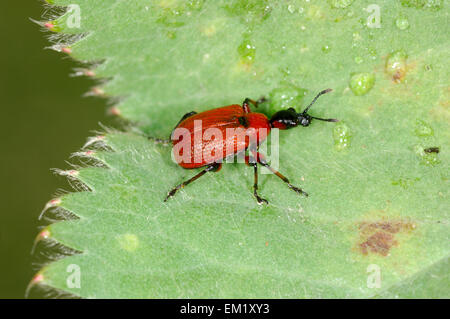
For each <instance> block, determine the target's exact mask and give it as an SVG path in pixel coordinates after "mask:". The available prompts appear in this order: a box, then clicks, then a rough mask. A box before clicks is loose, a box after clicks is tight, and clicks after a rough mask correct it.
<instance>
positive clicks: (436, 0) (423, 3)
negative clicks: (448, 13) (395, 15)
mask: <svg viewBox="0 0 450 319" xmlns="http://www.w3.org/2000/svg"><path fill="white" fill-rule="evenodd" d="M443 2H444V1H441V0H400V3H401V4H402V6H404V7H409V8H416V9H431V10H440V9H441V8H442V3H443Z"/></svg>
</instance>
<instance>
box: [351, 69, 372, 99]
mask: <svg viewBox="0 0 450 319" xmlns="http://www.w3.org/2000/svg"><path fill="white" fill-rule="evenodd" d="M374 84H375V75H374V74H372V73H357V74H354V75H353V76H352V77H351V78H350V89H351V90H352V92H353V93H354V94H355V95H364V94H366V93H367V92H369V91H370V89H372V87H373V85H374Z"/></svg>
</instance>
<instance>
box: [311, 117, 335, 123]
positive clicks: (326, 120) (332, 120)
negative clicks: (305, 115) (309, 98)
mask: <svg viewBox="0 0 450 319" xmlns="http://www.w3.org/2000/svg"><path fill="white" fill-rule="evenodd" d="M311 118H312V119H316V120H321V121H325V122H339V120H338V119H322V118H320V117H314V116H311Z"/></svg>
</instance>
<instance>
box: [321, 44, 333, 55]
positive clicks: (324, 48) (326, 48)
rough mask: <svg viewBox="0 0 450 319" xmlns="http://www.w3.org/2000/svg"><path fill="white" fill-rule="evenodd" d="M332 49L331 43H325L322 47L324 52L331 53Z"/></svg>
mask: <svg viewBox="0 0 450 319" xmlns="http://www.w3.org/2000/svg"><path fill="white" fill-rule="evenodd" d="M330 51H331V48H330V46H329V45H324V46H323V47H322V52H323V53H330Z"/></svg>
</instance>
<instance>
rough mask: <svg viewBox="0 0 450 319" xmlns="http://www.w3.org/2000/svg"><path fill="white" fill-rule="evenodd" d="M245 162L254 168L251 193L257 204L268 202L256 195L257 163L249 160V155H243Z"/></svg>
mask: <svg viewBox="0 0 450 319" xmlns="http://www.w3.org/2000/svg"><path fill="white" fill-rule="evenodd" d="M245 163H246V164H247V165H249V166H253V170H254V182H253V195H254V196H255V198H256V201H257V202H258V204H259V205H261V204H269V202H268V201H267V200H266V199H264V198H262V197H261V196H259V195H258V163H257V162H256V161H255V160H251V159H250V157H249V156H245Z"/></svg>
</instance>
